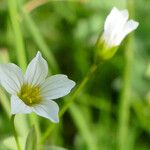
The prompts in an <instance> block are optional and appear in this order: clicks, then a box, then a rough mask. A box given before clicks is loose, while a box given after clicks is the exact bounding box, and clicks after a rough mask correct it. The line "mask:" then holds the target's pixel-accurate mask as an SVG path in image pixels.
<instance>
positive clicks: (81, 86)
mask: <svg viewBox="0 0 150 150" xmlns="http://www.w3.org/2000/svg"><path fill="white" fill-rule="evenodd" d="M97 67H98V66H97V65H96V64H93V65H92V66H91V68H90V69H89V72H88V73H87V75H86V76H85V77H84V79H83V80H82V81H81V83H80V84H79V86H78V87H77V89H76V90H75V92H74V93H73V95H72V96H71V97H70V98H65V100H66V102H67V103H65V105H64V106H63V108H62V109H61V111H60V114H59V116H60V117H62V116H63V114H64V113H65V112H66V111H67V110H68V108H69V107H70V106H71V104H72V102H73V101H74V100H75V99H76V98H77V96H78V95H79V94H80V92H81V91H82V90H83V88H84V87H85V85H86V84H87V82H88V81H89V80H90V78H91V77H92V75H93V74H94V73H95V71H96V69H97ZM54 127H55V125H54V124H52V125H51V126H49V127H48V129H47V130H46V132H45V133H44V134H43V136H42V138H41V143H44V142H45V140H46V139H47V137H48V136H49V135H50V133H51V132H52V130H53V129H54Z"/></svg>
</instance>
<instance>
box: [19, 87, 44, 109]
mask: <svg viewBox="0 0 150 150" xmlns="http://www.w3.org/2000/svg"><path fill="white" fill-rule="evenodd" d="M17 95H18V97H19V98H20V99H21V100H22V101H23V102H24V103H25V104H26V105H28V106H32V105H35V104H39V103H40V102H41V100H42V96H41V90H40V87H39V86H33V85H29V84H23V85H22V87H21V90H20V92H19V93H18V94H17Z"/></svg>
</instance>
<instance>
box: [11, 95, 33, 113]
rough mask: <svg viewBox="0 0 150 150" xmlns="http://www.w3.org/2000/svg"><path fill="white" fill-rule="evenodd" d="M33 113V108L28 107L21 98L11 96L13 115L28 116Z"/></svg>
mask: <svg viewBox="0 0 150 150" xmlns="http://www.w3.org/2000/svg"><path fill="white" fill-rule="evenodd" d="M31 112H32V107H29V106H27V105H26V104H25V103H24V102H23V101H22V100H21V99H20V98H19V97H17V96H14V95H12V96H11V113H12V114H28V113H31Z"/></svg>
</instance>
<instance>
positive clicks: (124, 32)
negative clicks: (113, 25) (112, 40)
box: [116, 20, 139, 45]
mask: <svg viewBox="0 0 150 150" xmlns="http://www.w3.org/2000/svg"><path fill="white" fill-rule="evenodd" d="M138 25H139V23H138V22H136V21H134V20H129V21H128V22H127V23H126V24H125V25H124V28H123V29H122V31H121V32H120V33H119V34H118V36H117V38H116V45H119V44H120V43H121V41H122V40H123V39H124V38H125V36H126V35H128V34H129V33H130V32H132V31H133V30H135V29H136V28H137V27H138Z"/></svg>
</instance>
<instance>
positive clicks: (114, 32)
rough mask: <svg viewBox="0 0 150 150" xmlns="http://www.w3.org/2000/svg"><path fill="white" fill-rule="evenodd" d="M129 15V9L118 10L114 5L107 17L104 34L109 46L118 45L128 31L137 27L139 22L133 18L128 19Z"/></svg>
mask: <svg viewBox="0 0 150 150" xmlns="http://www.w3.org/2000/svg"><path fill="white" fill-rule="evenodd" d="M128 17H129V14H128V10H127V9H125V10H118V9H117V8H115V7H114V8H113V9H112V10H111V12H110V14H109V15H108V16H107V18H106V21H105V25H104V33H103V36H102V38H103V40H104V41H105V42H106V44H107V46H108V47H113V46H118V45H119V44H120V43H121V41H122V40H123V39H124V37H125V36H126V35H127V34H128V33H130V32H131V31H133V30H135V29H136V28H137V26H138V23H137V22H135V21H133V20H130V21H127V20H128Z"/></svg>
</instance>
